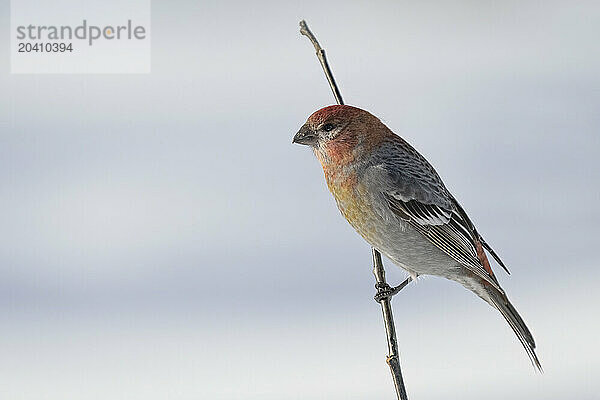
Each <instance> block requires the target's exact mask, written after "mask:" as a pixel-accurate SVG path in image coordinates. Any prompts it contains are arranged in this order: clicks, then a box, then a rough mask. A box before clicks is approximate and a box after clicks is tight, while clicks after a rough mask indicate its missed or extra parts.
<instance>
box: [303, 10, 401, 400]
mask: <svg viewBox="0 0 600 400" xmlns="http://www.w3.org/2000/svg"><path fill="white" fill-rule="evenodd" d="M300 33H301V34H302V35H304V36H306V37H308V39H310V41H311V42H312V44H313V46H314V47H315V51H316V53H317V58H318V59H319V62H320V63H321V67H323V72H324V73H325V76H326V77H327V81H328V82H329V86H330V87H331V91H332V92H333V96H334V97H335V100H336V102H337V103H338V104H344V100H343V99H342V94H341V93H340V90H339V88H338V86H337V84H336V83H335V79H334V78H333V72H331V68H330V67H329V63H328V62H327V57H326V56H325V50H323V48H322V47H321V45H319V42H318V41H317V38H316V37H315V35H313V33H312V32H311V31H310V29H309V28H308V25H307V24H306V21H304V20H302V21H300ZM372 252H373V274H374V275H375V280H376V284H375V287H376V288H389V285H388V284H387V282H386V281H385V270H384V268H383V262H382V261H381V254H380V253H379V251H377V250H376V249H375V248H372ZM408 282H409V280H407V281H406V283H408ZM406 283H404V284H403V285H406ZM379 303H380V304H381V312H382V314H383V321H384V323H385V331H386V334H387V343H388V353H389V354H388V356H387V360H386V361H387V364H388V365H389V367H390V371H391V373H392V378H393V380H394V386H395V388H396V396H397V398H398V400H408V397H407V395H406V389H405V388H404V380H403V379H402V371H401V369H400V355H399V354H398V340H397V339H396V328H395V325H394V316H393V314H392V304H391V296H389V297H384V298H382V299H381V300H379Z"/></svg>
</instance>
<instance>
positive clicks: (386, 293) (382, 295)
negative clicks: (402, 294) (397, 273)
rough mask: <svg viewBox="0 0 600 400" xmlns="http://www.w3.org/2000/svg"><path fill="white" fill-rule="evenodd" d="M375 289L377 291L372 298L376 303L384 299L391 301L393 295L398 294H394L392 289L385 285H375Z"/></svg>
mask: <svg viewBox="0 0 600 400" xmlns="http://www.w3.org/2000/svg"><path fill="white" fill-rule="evenodd" d="M375 289H377V293H375V296H374V297H373V298H374V299H375V301H376V302H378V303H380V302H381V301H383V300H386V299H391V298H392V296H393V295H395V294H396V293H398V292H396V293H394V289H393V288H392V287H391V286H390V285H388V284H387V283H376V284H375Z"/></svg>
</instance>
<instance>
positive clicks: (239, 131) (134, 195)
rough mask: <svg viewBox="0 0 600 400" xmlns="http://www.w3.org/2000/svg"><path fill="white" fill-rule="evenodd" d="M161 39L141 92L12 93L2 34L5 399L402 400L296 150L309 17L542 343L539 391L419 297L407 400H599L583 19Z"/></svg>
mask: <svg viewBox="0 0 600 400" xmlns="http://www.w3.org/2000/svg"><path fill="white" fill-rule="evenodd" d="M1 4H2V6H1V8H0V18H1V19H0V25H1V26H3V27H7V26H9V8H8V2H7V1H4V2H2V3H1ZM152 15H153V20H152V41H153V42H152V73H151V74H149V75H129V76H127V75H116V76H114V75H113V76H111V75H104V76H103V75H22V76H19V75H10V74H9V73H8V71H9V57H8V54H9V53H8V43H9V40H8V35H9V32H8V29H3V32H4V34H3V35H2V40H1V41H0V51H1V52H3V54H5V57H4V58H3V59H2V60H3V62H2V63H1V64H0V68H1V71H0V132H1V136H0V221H1V223H0V239H1V241H0V243H1V244H0V273H1V278H0V326H1V327H2V328H1V332H0V354H1V357H0V398H2V399H14V400H16V399H35V400H40V399H60V400H63V399H73V400H75V399H77V400H81V399H103V400H104V399H144V400H148V399H278V400H279V399H380V398H392V396H393V395H392V387H391V383H390V377H389V372H388V370H387V366H386V365H385V353H386V347H385V338H384V332H383V327H382V322H381V314H380V311H379V307H378V306H377V304H376V303H375V302H373V300H372V295H373V292H374V290H373V277H372V275H371V266H370V262H371V261H370V254H369V247H368V246H367V245H366V244H365V243H364V242H363V241H362V239H360V238H359V237H358V235H357V234H355V233H354V232H353V231H352V229H351V228H350V226H349V225H348V224H347V223H346V222H345V221H343V219H342V218H341V217H340V215H339V213H338V211H337V210H336V209H335V205H334V202H333V200H332V198H331V196H330V194H329V193H328V192H327V189H326V187H325V184H324V182H323V177H322V172H321V171H320V167H319V166H318V163H317V161H316V160H315V159H314V157H313V156H312V155H311V154H310V152H309V150H308V149H306V148H302V147H299V146H292V145H291V143H290V141H291V138H292V135H293V134H294V133H295V132H296V130H297V128H298V127H299V126H300V125H301V124H302V123H303V122H304V120H305V118H306V117H307V116H308V115H309V114H310V113H311V112H312V111H313V110H315V109H317V108H320V107H322V106H324V105H327V104H330V103H332V97H331V94H330V92H329V89H328V87H327V84H326V82H325V80H324V78H323V75H322V72H321V70H320V67H319V65H318V64H317V61H316V59H315V57H314V53H313V49H312V47H311V46H310V44H309V43H308V41H307V40H306V39H305V38H301V37H300V36H299V34H298V28H297V23H298V20H299V19H300V18H306V19H307V20H308V21H309V23H310V24H311V27H312V28H313V29H314V31H315V32H316V33H317V34H318V36H319V38H320V39H321V42H322V44H323V45H325V46H326V48H327V49H328V50H329V55H330V60H331V62H332V65H333V68H334V70H335V72H336V74H337V78H338V81H339V84H340V86H341V89H342V92H343V94H344V96H345V99H346V100H347V102H348V103H349V104H354V105H358V106H361V107H364V108H366V109H368V110H371V111H373V112H374V113H375V114H376V115H378V116H380V117H381V118H382V119H383V120H384V121H385V122H386V123H387V124H388V125H389V126H390V127H391V128H392V129H393V130H395V131H396V132H398V133H401V134H403V135H404V137H405V138H407V139H408V140H409V141H410V142H411V143H413V144H414V145H415V146H416V147H417V148H418V149H419V150H420V151H421V152H422V153H423V154H424V155H425V156H426V157H427V158H428V159H429V160H430V161H431V162H432V163H433V164H434V165H435V166H436V168H437V169H438V170H439V172H440V174H441V175H442V177H443V178H444V179H445V181H446V183H447V185H448V187H449V188H450V189H451V190H452V191H453V192H454V193H455V194H456V196H457V197H458V198H459V199H460V200H461V201H462V203H463V205H464V206H465V208H466V209H467V210H468V211H469V213H470V215H471V216H472V218H473V220H474V221H475V222H476V223H477V225H478V226H479V228H480V230H481V232H482V233H484V234H485V236H486V238H488V239H489V242H490V243H492V244H493V246H494V247H496V249H497V250H498V251H499V253H500V254H501V255H502V257H503V258H504V260H505V262H506V263H507V264H508V265H509V267H510V268H511V270H512V272H513V274H512V276H510V277H508V276H507V275H506V274H504V272H502V271H501V270H500V269H498V268H497V274H498V276H499V279H500V281H501V283H502V284H503V286H504V287H505V288H506V290H507V292H508V293H509V294H510V295H511V298H512V299H513V302H514V303H515V304H516V306H517V308H518V309H519V310H520V312H521V313H522V314H523V316H524V318H525V319H526V321H527V322H528V324H529V326H530V327H531V329H532V331H533V333H534V335H535V337H536V339H537V341H538V349H539V356H540V358H541V360H542V363H543V365H544V367H545V370H546V373H545V374H544V375H541V376H540V375H536V374H535V373H534V372H533V368H532V367H531V365H530V364H529V361H528V360H527V357H526V355H525V352H524V351H523V349H522V348H521V346H520V344H519V343H518V342H517V340H516V338H515V337H514V335H513V333H512V332H511V330H510V328H509V327H508V325H507V324H506V323H505V322H504V320H502V318H501V316H500V315H499V314H498V313H497V312H495V311H493V310H492V309H491V308H489V306H487V305H486V304H484V303H483V302H482V301H481V300H479V299H477V298H476V297H475V296H473V295H472V294H470V293H468V292H466V291H465V290H463V289H461V288H460V287H459V286H458V285H456V284H452V283H450V282H447V281H443V280H441V279H434V278H425V279H423V280H422V281H420V282H418V283H417V284H415V285H413V286H412V287H410V288H409V289H407V290H406V291H405V292H404V293H402V295H400V296H399V297H398V298H396V299H395V300H394V307H395V311H396V318H397V325H398V331H399V339H400V347H401V355H402V364H403V367H404V374H405V379H406V382H407V387H408V391H409V394H410V395H411V398H413V399H418V400H424V399H440V398H445V399H448V398H452V399H457V398H460V399H480V398H483V397H485V398H487V399H505V398H514V399H528V400H531V399H563V398H566V397H569V398H577V399H581V400H587V399H594V398H597V396H598V394H597V393H598V391H599V390H600V381H599V380H598V376H600V349H599V345H598V335H599V332H598V330H599V328H600V323H599V320H598V315H599V311H600V310H599V309H598V308H599V303H600V294H599V293H600V290H599V289H598V278H599V277H600V271H599V270H598V268H597V266H598V259H597V252H596V251H597V249H598V246H599V245H600V243H599V230H598V224H599V223H600V207H599V205H598V201H599V200H600V189H599V184H598V182H599V180H600V165H599V162H598V156H599V155H600V141H599V129H600V113H599V109H600V72H599V71H600V55H599V54H600V53H599V51H598V37H599V35H600V6H599V4H598V2H592V1H590V2H567V1H565V2H477V1H468V2H454V3H450V2H391V1H390V2H373V1H371V2H368V3H367V2H364V3H354V2H348V1H344V2H337V3H334V2H329V3H327V4H323V3H322V2H320V1H319V2H318V1H303V2H301V3H288V4H282V3H279V2H272V3H260V2H236V3H232V2H229V3H226V2H205V1H188V2H183V1H176V2H166V1H164V2H158V1H155V2H154V3H153V9H152ZM387 265H388V270H389V271H390V272H389V273H388V276H389V278H390V280H392V281H394V282H399V281H400V280H401V279H402V278H403V274H402V273H401V272H400V271H399V270H398V269H396V268H395V267H393V266H392V265H391V264H389V263H388V264H387Z"/></svg>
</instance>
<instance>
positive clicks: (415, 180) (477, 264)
mask: <svg viewBox="0 0 600 400" xmlns="http://www.w3.org/2000/svg"><path fill="white" fill-rule="evenodd" d="M375 154H376V157H375V160H376V161H375V163H374V165H373V166H372V167H371V168H370V170H371V171H370V178H371V179H374V180H376V181H377V183H378V187H379V189H380V191H381V193H382V194H383V196H384V198H385V200H386V201H387V205H388V207H389V209H390V210H391V211H392V212H393V213H394V214H395V215H397V216H398V217H400V218H401V219H403V220H405V221H406V222H407V223H408V224H410V225H411V226H412V227H413V228H414V229H416V230H417V231H418V232H420V233H421V234H422V235H423V236H425V237H426V238H427V239H428V240H429V241H430V242H431V243H433V244H434V245H435V246H436V247H438V248H439V249H440V250H442V251H443V252H444V253H446V254H447V255H448V256H450V257H452V258H453V259H454V260H456V261H457V262H459V263H460V264H462V265H464V266H465V267H466V268H468V269H469V270H471V271H472V272H473V273H475V274H476V275H478V276H480V277H481V278H483V279H485V280H486V281H487V282H489V283H490V284H492V285H493V286H495V287H497V288H498V289H499V290H501V289H500V288H499V285H498V282H497V280H496V277H495V276H494V273H493V272H492V269H491V267H490V265H489V262H488V260H487V257H486V255H485V252H484V250H483V247H482V246H483V244H482V242H483V240H482V239H481V240H480V236H479V234H478V233H477V231H476V230H475V228H474V227H473V224H472V223H471V221H470V220H469V218H468V217H467V216H466V213H465V212H464V210H463V209H462V207H460V205H459V204H458V202H457V201H456V200H455V199H454V197H452V195H451V194H450V193H449V192H448V190H447V189H446V187H445V186H444V183H443V182H442V180H441V178H440V177H439V175H438V174H437V172H436V171H435V169H434V168H433V167H432V166H431V164H429V162H427V160H425V158H424V157H423V156H421V155H420V154H419V153H418V152H417V151H416V150H415V149H414V148H413V147H412V146H410V145H409V144H408V143H407V142H405V141H404V140H403V139H401V138H399V137H396V138H395V140H394V141H390V142H386V143H384V144H383V145H382V146H380V148H379V149H378V150H377V151H376V152H375ZM486 246H487V244H486Z"/></svg>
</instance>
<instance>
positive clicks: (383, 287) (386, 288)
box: [374, 276, 412, 303]
mask: <svg viewBox="0 0 600 400" xmlns="http://www.w3.org/2000/svg"><path fill="white" fill-rule="evenodd" d="M411 281H412V277H411V276H409V277H408V278H406V279H405V280H404V282H402V283H401V284H399V285H398V286H394V287H391V286H390V285H388V284H387V283H376V284H375V289H377V293H376V294H375V297H374V299H375V301H376V302H378V303H379V302H380V301H381V300H384V299H391V298H392V296H394V295H396V294H398V293H399V292H400V291H401V290H402V289H404V287H405V286H406V285H408V284H409V283H410V282H411Z"/></svg>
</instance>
